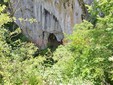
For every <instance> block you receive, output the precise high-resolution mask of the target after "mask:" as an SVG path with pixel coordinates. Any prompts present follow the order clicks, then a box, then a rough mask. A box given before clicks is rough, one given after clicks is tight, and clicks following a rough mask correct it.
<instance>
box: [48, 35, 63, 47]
mask: <svg viewBox="0 0 113 85" xmlns="http://www.w3.org/2000/svg"><path fill="white" fill-rule="evenodd" d="M61 44H62V41H61V42H60V41H57V38H56V36H55V35H54V34H53V33H50V34H49V37H48V47H49V48H51V49H55V48H57V47H58V46H59V45H61Z"/></svg>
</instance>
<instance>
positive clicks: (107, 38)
mask: <svg viewBox="0 0 113 85" xmlns="http://www.w3.org/2000/svg"><path fill="white" fill-rule="evenodd" d="M5 8H6V6H5V5H3V4H2V5H0V85H68V84H70V85H108V84H109V85H113V12H112V9H113V1H112V0H98V1H96V0H95V1H94V3H93V5H92V6H88V8H89V13H90V18H89V21H86V20H84V21H83V23H81V24H79V25H76V26H75V31H74V33H73V34H72V35H71V36H69V37H68V40H70V41H71V42H70V43H67V45H65V46H62V45H61V46H59V47H58V48H57V49H56V50H55V51H54V52H53V51H51V50H50V49H49V48H48V49H45V50H42V51H40V50H38V48H37V47H36V46H35V45H34V44H33V43H31V42H29V41H28V39H27V38H26V37H25V36H24V35H22V33H21V30H20V28H18V27H17V28H16V27H15V28H14V29H13V30H12V28H13V25H14V23H13V20H12V18H11V17H10V16H9V15H8V13H6V12H5V11H4V10H5ZM20 36H21V37H20Z"/></svg>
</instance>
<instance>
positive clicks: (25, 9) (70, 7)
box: [10, 0, 85, 48]
mask: <svg viewBox="0 0 113 85" xmlns="http://www.w3.org/2000/svg"><path fill="white" fill-rule="evenodd" d="M10 1H11V5H12V9H13V12H14V16H15V17H16V21H15V22H16V23H17V24H18V26H20V28H21V29H22V30H23V33H24V34H25V35H26V36H27V37H28V38H29V39H31V40H32V41H33V42H34V43H36V44H37V45H38V47H40V48H45V47H46V46H47V43H48V37H49V34H50V33H53V34H54V35H55V36H56V38H57V41H59V42H60V41H62V39H63V38H64V33H66V34H71V33H72V31H73V26H74V25H75V24H77V23H81V22H82V15H83V13H85V12H83V11H84V10H83V6H81V5H83V3H82V2H83V0H10ZM81 1H82V2H81ZM80 3H81V4H80ZM19 18H23V19H24V20H20V19H19ZM32 18H33V19H36V22H33V23H30V22H29V19H32Z"/></svg>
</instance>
